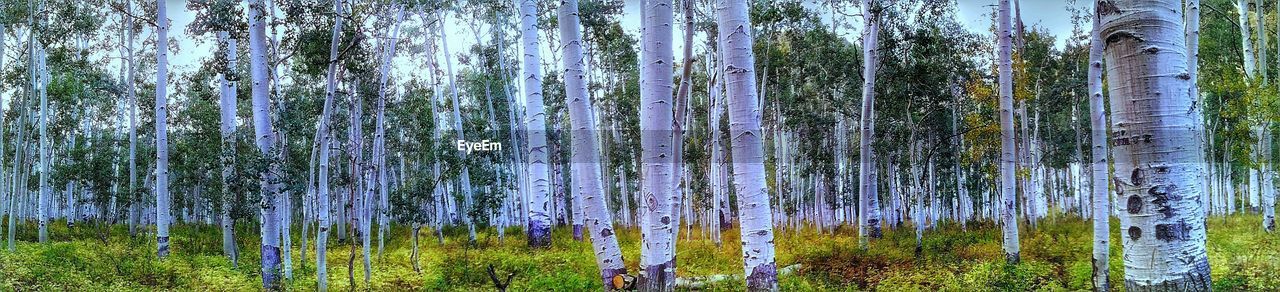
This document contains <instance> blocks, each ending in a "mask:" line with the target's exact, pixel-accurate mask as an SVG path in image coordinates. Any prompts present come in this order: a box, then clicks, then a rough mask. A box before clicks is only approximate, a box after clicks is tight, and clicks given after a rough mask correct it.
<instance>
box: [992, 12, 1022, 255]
mask: <svg viewBox="0 0 1280 292" xmlns="http://www.w3.org/2000/svg"><path fill="white" fill-rule="evenodd" d="M999 14H1000V15H999V19H998V20H999V22H1000V24H999V28H998V31H997V33H999V35H998V36H997V39H998V42H999V64H1000V66H999V71H1000V77H999V79H1000V80H999V81H1000V91H999V94H1000V140H1001V141H1000V146H1001V147H1000V194H1001V197H1002V199H1003V204H1004V208H1002V212H1001V213H1000V218H1001V222H1003V225H1002V228H1003V229H1004V256H1005V261H1007V262H1009V263H1017V262H1018V260H1019V247H1018V216H1017V212H1018V209H1017V207H1016V205H1015V203H1016V202H1017V195H1018V194H1017V184H1016V179H1015V173H1014V170H1015V169H1014V165H1015V163H1016V161H1017V159H1018V158H1017V154H1016V153H1015V151H1014V144H1013V133H1014V132H1013V58H1012V48H1011V42H1012V41H1013V32H1012V31H1011V30H1010V29H1011V28H1010V26H1011V25H1010V20H1009V0H1000V12H999Z"/></svg>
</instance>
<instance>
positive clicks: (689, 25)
mask: <svg viewBox="0 0 1280 292" xmlns="http://www.w3.org/2000/svg"><path fill="white" fill-rule="evenodd" d="M681 6H682V9H683V14H684V17H685V19H684V22H685V23H684V48H683V50H684V52H683V53H684V56H683V57H684V61H683V63H682V67H681V73H680V87H679V88H678V90H677V91H676V92H677V94H676V96H675V103H674V104H673V109H674V110H675V116H674V118H672V122H673V125H672V126H673V127H672V128H673V130H674V131H672V151H671V157H672V159H673V160H674V163H672V164H671V175H672V179H671V188H672V192H671V216H672V217H673V218H674V219H673V220H671V222H672V223H671V238H672V240H673V242H674V241H677V240H679V238H680V217H681V209H682V207H681V206H682V205H683V201H684V196H685V193H684V191H683V189H682V188H681V181H682V179H683V178H684V177H685V176H684V172H685V167H684V126H685V123H687V122H688V121H686V120H687V119H688V109H689V93H690V91H692V87H693V80H690V79H691V78H692V77H691V76H692V74H693V33H694V31H693V1H683V2H682V3H681ZM673 14H674V12H673ZM673 58H674V56H673ZM684 181H685V184H686V185H687V184H688V183H689V182H688V181H687V180H684ZM675 256H676V245H675V244H672V245H671V257H672V260H671V263H672V265H673V266H674V264H675V262H676V261H675Z"/></svg>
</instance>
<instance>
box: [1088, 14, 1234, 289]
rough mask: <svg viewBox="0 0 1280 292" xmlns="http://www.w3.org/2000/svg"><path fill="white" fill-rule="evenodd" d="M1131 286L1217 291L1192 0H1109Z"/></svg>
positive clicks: (1116, 140)
mask: <svg viewBox="0 0 1280 292" xmlns="http://www.w3.org/2000/svg"><path fill="white" fill-rule="evenodd" d="M1099 4H1100V6H1099V7H1098V9H1097V11H1098V12H1099V14H1100V17H1101V23H1102V25H1101V29H1102V31H1101V33H1100V34H1101V38H1102V39H1104V40H1107V47H1106V52H1105V56H1106V64H1107V76H1108V77H1107V78H1108V83H1109V84H1111V86H1110V87H1109V88H1110V92H1109V93H1110V95H1111V97H1112V99H1111V109H1112V110H1113V111H1114V112H1113V115H1112V122H1111V128H1112V129H1113V130H1114V132H1113V133H1116V134H1118V135H1116V136H1115V137H1113V138H1111V141H1112V143H1113V144H1112V146H1113V147H1115V152H1114V154H1115V169H1116V173H1117V174H1118V175H1116V186H1117V193H1118V194H1119V197H1118V199H1120V200H1123V201H1124V202H1125V203H1124V206H1123V208H1122V212H1121V214H1120V226H1121V230H1122V233H1121V234H1122V236H1121V237H1122V239H1123V242H1124V252H1125V254H1126V256H1125V257H1124V261H1125V271H1124V274H1125V290H1126V291H1169V290H1180V291H1208V290H1210V279H1209V259H1208V256H1207V254H1206V251H1205V219H1204V217H1203V211H1202V210H1200V208H1201V204H1200V196H1201V195H1202V193H1201V188H1200V187H1198V186H1197V184H1196V183H1195V181H1196V179H1197V178H1198V177H1199V173H1198V172H1199V167H1198V166H1197V165H1196V164H1198V163H1200V161H1195V158H1196V157H1197V156H1198V154H1197V153H1198V152H1199V151H1201V148H1200V144H1199V143H1198V141H1197V140H1196V136H1195V135H1196V132H1197V131H1200V130H1201V125H1199V124H1196V123H1195V121H1196V118H1195V117H1194V116H1193V115H1194V114H1195V111H1194V110H1191V109H1192V108H1193V106H1194V104H1195V102H1194V100H1193V99H1192V98H1191V97H1190V96H1189V95H1187V94H1186V93H1187V92H1188V90H1189V87H1190V86H1191V82H1190V76H1189V74H1188V73H1187V57H1186V42H1185V41H1186V39H1185V37H1186V36H1185V34H1184V33H1183V31H1182V30H1183V27H1182V24H1183V23H1182V18H1181V14H1180V13H1179V12H1180V11H1181V4H1182V1H1177V0H1162V1H1152V0H1147V1H1141V0H1124V1H1121V0H1116V1H1104V2H1100V3H1099Z"/></svg>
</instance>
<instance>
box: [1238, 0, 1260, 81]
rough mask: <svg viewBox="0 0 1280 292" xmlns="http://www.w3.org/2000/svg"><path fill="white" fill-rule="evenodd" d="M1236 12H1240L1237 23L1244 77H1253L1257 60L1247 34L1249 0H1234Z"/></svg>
mask: <svg viewBox="0 0 1280 292" xmlns="http://www.w3.org/2000/svg"><path fill="white" fill-rule="evenodd" d="M1236 12H1238V13H1239V14H1240V19H1239V21H1238V23H1237V24H1239V25H1240V46H1241V48H1242V52H1243V53H1244V74H1245V77H1246V78H1248V79H1253V74H1254V71H1256V70H1255V68H1256V67H1257V61H1256V60H1254V57H1253V41H1252V40H1250V36H1249V35H1250V34H1249V23H1250V22H1249V0H1236Z"/></svg>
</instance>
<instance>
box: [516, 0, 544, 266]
mask: <svg viewBox="0 0 1280 292" xmlns="http://www.w3.org/2000/svg"><path fill="white" fill-rule="evenodd" d="M537 22H538V3H537V2H536V1H534V0H522V1H520V32H521V43H522V45H523V46H522V49H523V51H524V63H523V69H524V77H523V78H524V94H525V118H526V119H527V120H525V132H526V133H528V135H529V137H528V140H527V144H526V147H527V149H528V150H527V151H528V153H529V158H528V159H529V160H528V161H527V164H528V165H529V168H528V173H527V176H528V181H529V184H530V186H531V187H532V190H531V192H530V193H529V201H528V205H529V207H528V212H529V221H528V225H527V226H528V227H527V229H526V230H525V232H526V233H528V240H529V246H530V247H549V246H551V217H550V216H549V215H550V214H549V212H550V210H549V208H550V202H549V201H548V198H549V197H550V194H549V192H550V183H551V180H550V178H549V177H548V173H547V168H548V167H547V162H548V159H549V157H548V155H549V154H548V153H547V132H546V128H547V125H546V114H545V113H543V106H542V102H543V100H542V98H543V97H542V72H541V67H540V66H541V62H542V53H541V47H540V45H539V43H538V28H537V26H536V25H537Z"/></svg>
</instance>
